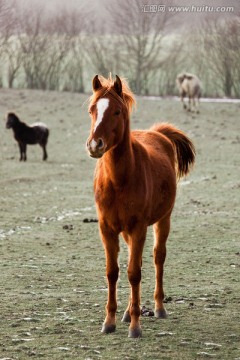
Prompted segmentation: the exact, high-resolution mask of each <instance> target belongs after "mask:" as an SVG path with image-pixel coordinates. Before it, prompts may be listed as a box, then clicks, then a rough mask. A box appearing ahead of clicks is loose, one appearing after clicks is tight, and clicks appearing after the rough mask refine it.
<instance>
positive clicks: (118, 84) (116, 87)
mask: <svg viewBox="0 0 240 360" xmlns="http://www.w3.org/2000/svg"><path fill="white" fill-rule="evenodd" d="M113 87H114V90H115V91H116V93H117V94H118V95H119V96H121V97H122V96H123V94H122V81H121V79H120V77H119V76H117V75H116V80H115V81H114V85H113Z"/></svg>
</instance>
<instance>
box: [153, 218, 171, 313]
mask: <svg viewBox="0 0 240 360" xmlns="http://www.w3.org/2000/svg"><path fill="white" fill-rule="evenodd" d="M169 231H170V215H169V216H168V217H166V218H164V219H163V220H160V221H158V222H157V223H156V224H154V238H155V243H154V263H155V271H156V286H155V293H154V299H155V316H156V317H157V318H166V317H167V313H166V310H165V309H164V306H163V299H164V292H163V267H164V262H165V258H166V242H167V238H168V234H169Z"/></svg>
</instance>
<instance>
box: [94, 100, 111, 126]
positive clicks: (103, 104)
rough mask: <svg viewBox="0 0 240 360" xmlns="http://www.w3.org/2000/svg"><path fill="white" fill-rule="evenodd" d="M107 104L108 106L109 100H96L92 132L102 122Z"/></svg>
mask: <svg viewBox="0 0 240 360" xmlns="http://www.w3.org/2000/svg"><path fill="white" fill-rule="evenodd" d="M108 104H109V99H100V100H98V102H97V120H96V122H95V125H94V129H93V132H95V131H96V129H97V127H98V125H99V124H100V123H101V122H102V119H103V114H104V112H105V110H106V109H107V107H108Z"/></svg>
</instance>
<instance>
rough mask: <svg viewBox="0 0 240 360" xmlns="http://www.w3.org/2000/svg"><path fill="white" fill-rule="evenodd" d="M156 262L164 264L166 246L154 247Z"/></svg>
mask: <svg viewBox="0 0 240 360" xmlns="http://www.w3.org/2000/svg"><path fill="white" fill-rule="evenodd" d="M153 252H154V262H155V264H156V265H158V264H163V263H164V261H165V259H166V253H167V252H166V247H164V248H154V250H153Z"/></svg>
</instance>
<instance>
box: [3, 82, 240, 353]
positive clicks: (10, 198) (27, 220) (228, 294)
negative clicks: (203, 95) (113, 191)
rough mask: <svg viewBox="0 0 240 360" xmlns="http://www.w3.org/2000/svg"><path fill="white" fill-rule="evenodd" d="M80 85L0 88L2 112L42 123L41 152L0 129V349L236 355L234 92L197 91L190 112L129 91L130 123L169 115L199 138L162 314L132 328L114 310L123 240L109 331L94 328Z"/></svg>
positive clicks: (95, 249)
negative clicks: (132, 103) (45, 140)
mask: <svg viewBox="0 0 240 360" xmlns="http://www.w3.org/2000/svg"><path fill="white" fill-rule="evenodd" d="M86 99H87V96H85V95H80V94H71V93H57V92H41V91H29V90H4V89H1V90H0V113H1V114H2V115H1V118H3V116H4V114H5V113H6V112H7V111H9V110H14V111H16V112H17V113H18V114H19V116H20V118H21V119H24V120H26V121H27V122H35V121H38V120H39V121H44V122H46V123H47V124H48V125H49V127H50V138H49V146H48V153H49V160H48V161H47V162H42V161H41V158H42V154H41V149H40V147H38V146H33V147H30V146H29V147H28V153H27V155H28V161H27V162H26V163H20V162H19V161H18V159H19V153H18V147H17V144H16V142H15V141H14V139H13V136H12V132H11V131H10V130H6V129H5V128H4V126H5V125H4V122H3V121H2V124H1V127H0V132H1V137H0V147H1V151H0V174H1V175H0V199H1V207H0V274H1V275H0V297H1V316H0V359H13V360H17V359H19V360H20V359H21V360H26V359H30V358H31V359H32V358H33V359H34V358H35V359H52V360H53V359H54V360H57V359H59V360H60V359H61V360H62V359H71V360H72V359H81V360H87V359H88V360H90V359H92V360H95V359H111V360H113V359H119V360H120V359H130V360H135V359H151V360H156V359H164V360H168V359H171V360H172V359H174V360H175V359H178V360H181V359H182V360H188V359H189V360H190V359H204V358H211V357H213V358H215V359H221V360H232V359H235V360H237V359H240V349H239V344H240V332H239V323H240V315H239V294H240V285H239V257H240V246H239V243H240V242H239V214H240V203H239V191H240V180H239V171H240V156H239V153H240V122H239V111H240V104H224V103H222V104H215V103H202V104H201V108H200V109H201V113H200V114H199V115H195V114H189V113H186V112H184V111H183V110H182V107H181V104H180V103H179V102H177V101H174V100H170V99H165V100H147V99H141V98H139V99H138V107H137V111H136V112H134V113H133V115H132V128H148V127H149V126H151V124H152V123H153V122H157V121H168V122H172V123H174V124H175V125H177V126H178V127H180V128H181V129H183V130H185V131H186V132H187V133H188V134H189V136H190V137H191V138H192V139H193V141H194V143H195V145H196V149H197V161H196V166H195V168H194V170H193V171H192V173H191V174H190V176H189V177H188V178H186V179H184V180H182V181H181V182H180V184H179V188H178V196H177V201H176V206H175V209H174V213H173V216H172V230H171V234H170V237H169V241H168V255H167V260H166V266H165V278H164V279H165V294H166V300H167V303H166V308H167V311H168V313H169V317H168V319H166V320H162V321H159V320H156V319H154V318H152V317H143V318H142V320H141V322H142V329H143V337H142V338H141V339H137V340H132V339H128V337H127V334H128V329H127V325H126V324H122V323H121V322H120V319H121V316H122V314H123V311H124V310H125V307H126V305H127V299H128V293H129V290H128V281H127V276H126V270H127V268H126V264H127V249H126V246H125V244H124V243H123V242H122V243H121V245H122V247H121V253H120V269H121V274H120V280H119V283H118V304H119V308H118V323H117V331H116V333H114V334H111V335H102V334H101V333H100V329H101V324H102V321H103V319H104V315H105V309H104V307H105V301H106V296H107V288H106V281H105V275H104V274H105V258H104V252H103V249H102V245H101V242H100V239H99V235H98V226H97V224H96V223H85V222H83V220H84V219H85V218H87V219H89V218H95V217H96V214H95V208H94V198H93V191H92V179H93V171H94V166H95V160H92V159H90V158H89V157H88V155H87V153H86V151H85V141H86V138H87V136H88V133H89V126H90V120H89V118H88V114H87V110H86V105H85V106H82V105H83V104H84V103H85V101H86ZM152 245H153V241H152V230H151V229H149V232H148V237H147V241H146V246H145V249H144V256H143V276H142V278H143V280H142V300H141V302H142V304H143V305H145V306H147V307H149V308H153V305H154V304H153V289H154V271H153V258H152Z"/></svg>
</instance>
